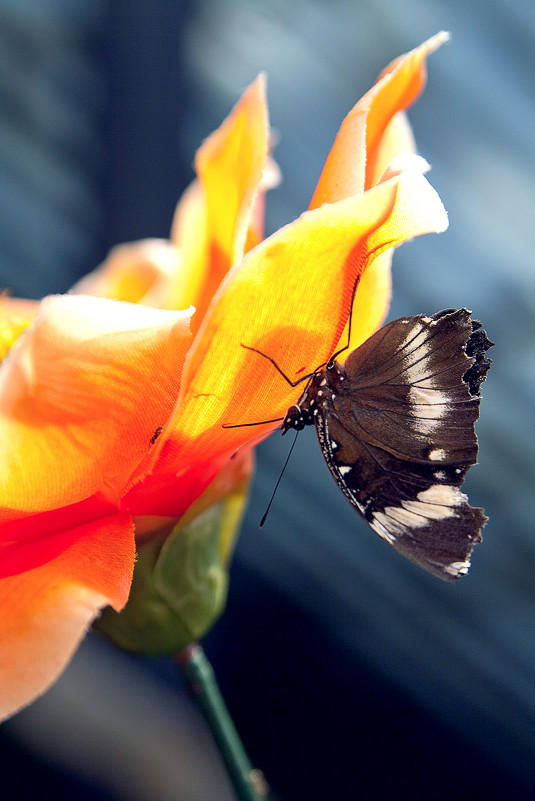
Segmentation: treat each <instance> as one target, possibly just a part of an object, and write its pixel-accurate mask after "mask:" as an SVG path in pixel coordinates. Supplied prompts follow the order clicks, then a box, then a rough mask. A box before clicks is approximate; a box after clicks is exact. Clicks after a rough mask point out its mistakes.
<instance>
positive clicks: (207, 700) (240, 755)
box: [175, 644, 267, 801]
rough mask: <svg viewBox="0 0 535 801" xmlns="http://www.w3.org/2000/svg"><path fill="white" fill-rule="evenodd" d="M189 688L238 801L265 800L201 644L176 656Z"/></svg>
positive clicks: (261, 784) (262, 785) (259, 776)
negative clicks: (208, 729) (210, 733)
mask: <svg viewBox="0 0 535 801" xmlns="http://www.w3.org/2000/svg"><path fill="white" fill-rule="evenodd" d="M175 662H176V663H177V665H178V666H179V668H180V671H181V673H182V677H183V679H184V682H185V684H186V687H187V690H188V692H189V693H190V695H191V696H192V697H193V699H194V700H195V702H196V704H197V706H198V707H199V709H200V710H201V712H202V714H203V716H204V719H205V720H206V722H207V724H208V726H209V728H210V731H211V732H212V736H213V738H214V740H215V743H216V745H217V747H218V749H219V753H220V754H221V758H222V760H223V763H224V765H225V767H226V769H227V774H228V777H229V780H230V782H231V784H232V787H233V788H234V791H235V792H236V798H237V799H238V801H266V799H267V788H266V786H265V782H264V778H263V776H262V773H261V772H260V771H258V770H255V769H253V766H252V765H251V763H250V761H249V757H248V756H247V754H246V752H245V749H244V747H243V744H242V742H241V740H240V737H239V734H238V732H237V730H236V727H235V726H234V723H233V721H232V718H231V717H230V714H229V711H228V709H227V706H226V704H225V701H224V700H223V696H222V695H221V691H220V689H219V686H218V684H217V680H216V677H215V674H214V671H213V668H212V666H211V664H210V662H209V661H208V659H207V658H206V655H205V653H204V651H203V649H202V648H201V646H200V645H197V644H194V645H189V646H188V647H187V648H185V649H184V650H183V651H181V652H180V653H179V654H178V655H177V656H176V657H175Z"/></svg>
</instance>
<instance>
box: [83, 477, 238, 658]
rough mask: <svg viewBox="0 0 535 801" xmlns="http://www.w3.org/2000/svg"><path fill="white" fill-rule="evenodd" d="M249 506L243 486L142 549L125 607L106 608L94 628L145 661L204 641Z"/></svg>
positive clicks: (220, 601)
mask: <svg viewBox="0 0 535 801" xmlns="http://www.w3.org/2000/svg"><path fill="white" fill-rule="evenodd" d="M246 501H247V487H246V485H245V484H244V483H242V484H241V486H239V487H237V488H236V490H235V491H233V492H232V493H230V494H229V495H227V496H226V497H225V498H223V499H222V500H220V501H218V502H217V503H215V504H214V505H213V506H211V507H210V508H208V509H206V510H205V511H204V512H202V513H201V514H200V515H199V516H198V517H196V518H195V519H194V520H193V521H191V522H190V523H188V524H186V525H185V526H182V525H181V524H180V523H179V524H177V525H176V526H174V528H173V529H172V530H171V532H170V533H168V529H166V531H165V533H162V535H161V536H160V537H159V538H154V539H148V540H146V541H145V542H143V543H141V544H140V546H139V549H138V560H137V562H136V566H135V569H134V579H133V583H132V590H131V594H130V599H129V601H128V603H127V605H126V607H125V608H124V609H123V611H122V612H120V613H119V614H117V613H116V612H115V611H114V610H113V609H112V608H111V607H107V608H106V609H105V610H104V612H103V614H102V616H101V618H100V619H99V620H98V621H97V622H96V623H95V626H94V628H95V629H97V630H98V631H100V632H101V633H102V634H104V635H105V636H106V637H108V638H109V639H110V640H112V641H113V642H114V643H115V644H116V645H118V646H119V647H121V648H124V649H126V650H128V651H132V652H134V653H137V654H142V655H144V656H166V655H172V654H176V653H178V652H179V651H181V650H182V649H183V648H185V647H186V646H187V645H190V644H191V643H192V642H197V641H198V640H199V639H200V638H201V637H203V636H204V635H205V634H206V633H207V632H208V631H209V630H210V628H211V627H212V626H213V624H214V623H215V621H216V620H217V619H218V617H219V616H220V614H221V613H222V611H223V609H224V607H225V602H226V598H227V586H228V565H229V561H230V558H231V555H232V551H233V544H234V541H235V538H236V536H237V533H238V529H239V525H240V523H241V519H242V517H243V513H244V511H245V505H246Z"/></svg>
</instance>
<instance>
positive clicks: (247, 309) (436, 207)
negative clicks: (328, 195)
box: [127, 170, 447, 515]
mask: <svg viewBox="0 0 535 801" xmlns="http://www.w3.org/2000/svg"><path fill="white" fill-rule="evenodd" d="M446 225H447V218H446V214H445V211H444V207H443V206H442V203H441V201H440V199H439V198H438V195H437V194H436V192H435V191H434V190H433V189H432V187H431V186H430V185H429V183H428V182H427V181H426V179H425V178H424V177H423V176H422V175H421V174H419V173H418V172H417V170H408V171H407V172H404V173H402V174H401V175H397V176H395V177H393V178H391V179H390V180H387V181H385V182H383V183H381V184H379V185H378V186H377V187H375V188H374V189H372V190H370V191H368V192H366V193H365V194H363V195H360V196H356V197H351V198H348V199H347V200H344V201H340V202H339V203H334V204H326V205H324V206H321V207H320V208H319V209H315V210H313V211H310V212H307V213H305V214H304V215H302V216H301V217H300V218H299V219H298V220H296V221H295V222H293V223H291V224H290V225H288V226H286V227H285V228H283V229H281V230H280V231H278V232H277V233H276V234H274V235H273V236H272V237H270V238H269V239H267V240H265V241H264V242H263V243H261V244H260V245H258V246H257V247H256V248H254V249H253V250H252V251H250V252H249V253H248V254H247V255H246V256H245V257H244V259H243V261H242V263H241V264H240V265H237V266H236V268H234V269H233V270H231V272H230V273H229V274H228V276H227V279H226V280H225V281H224V283H223V285H222V286H221V287H220V289H219V291H218V293H217V295H216V298H215V299H214V304H213V306H212V307H211V310H210V312H209V313H208V316H207V318H206V320H205V321H204V323H203V325H202V327H201V329H200V331H199V333H198V335H197V337H196V339H195V343H194V345H193V347H192V349H191V352H190V355H188V364H187V367H186V373H185V376H184V394H183V396H182V398H181V400H180V401H179V404H178V407H177V409H176V411H175V415H174V419H173V421H172V422H171V424H170V428H169V435H168V438H167V441H166V442H165V443H164V445H163V447H162V450H161V453H160V457H159V461H158V463H157V465H156V466H155V469H154V473H153V475H152V476H149V477H148V478H147V479H146V482H145V483H144V484H142V485H138V486H137V487H135V488H134V490H133V491H132V493H131V494H130V495H129V497H128V499H127V502H128V503H129V504H131V505H127V508H128V509H130V510H135V511H136V513H138V514H140V513H142V508H143V504H144V503H145V502H146V499H145V498H144V497H143V495H144V493H146V498H147V499H148V498H149V497H150V502H151V503H154V504H159V503H161V504H162V506H161V507H159V506H158V509H159V510H160V511H157V509H156V508H153V509H152V511H153V512H154V513H161V514H177V515H179V514H181V513H182V512H183V511H184V509H186V508H187V507H188V506H189V504H190V503H191V501H192V496H193V495H194V494H195V492H197V493H198V494H199V485H203V484H204V486H203V488H204V487H205V486H206V485H207V483H208V482H209V481H211V480H212V478H213V476H214V474H215V473H214V472H213V471H214V470H215V471H217V470H218V469H219V468H220V467H221V465H222V464H223V463H224V462H225V460H226V459H228V457H229V456H230V455H231V454H232V452H233V451H234V450H235V449H236V448H238V447H240V446H242V445H243V444H244V443H245V442H247V441H249V440H253V439H254V438H255V437H258V436H261V435H266V434H267V433H269V432H270V431H271V430H272V429H273V428H274V424H273V423H271V424H268V425H264V426H262V425H258V426H253V427H251V428H230V429H224V428H222V425H223V424H226V425H229V424H238V423H256V422H259V421H263V420H272V419H273V418H277V417H282V416H283V415H284V413H285V412H286V410H287V408H288V407H289V406H290V405H291V404H292V403H295V401H296V400H297V398H298V397H299V395H300V393H301V391H302V389H303V385H302V384H301V385H298V386H296V387H291V386H290V385H289V384H288V383H287V382H286V381H285V380H284V378H283V377H282V376H281V375H280V374H279V373H278V372H277V370H276V369H275V368H274V367H273V365H271V364H270V363H269V361H268V360H267V359H266V358H264V357H262V356H261V355H259V354H256V353H252V352H251V351H249V350H246V349H245V348H244V347H242V345H247V346H249V347H253V348H257V349H258V350H260V351H261V352H262V353H263V354H266V356H269V357H271V358H272V359H274V360H275V362H276V363H277V364H278V365H279V366H280V367H281V369H282V370H284V372H285V373H286V375H287V376H288V377H289V379H290V380H292V381H296V380H298V379H300V378H302V377H303V376H305V375H306V374H307V373H310V372H311V371H313V370H314V369H315V368H317V367H318V366H319V365H321V364H323V363H325V361H326V360H327V359H328V358H329V357H330V355H331V354H332V352H333V350H334V347H335V345H336V343H337V342H338V339H339V337H340V335H341V333H342V330H343V328H344V325H345V323H346V321H347V317H348V311H349V302H350V298H351V293H352V290H353V285H354V282H355V276H356V274H357V272H360V271H362V270H364V269H365V268H366V266H367V265H368V264H369V263H370V261H371V259H372V258H373V256H374V255H378V254H379V253H381V252H382V251H384V250H386V249H387V248H389V247H392V246H394V245H397V244H398V243H399V242H400V241H402V240H404V239H406V238H409V237H412V236H415V235H416V234H419V233H424V232H427V231H435V230H443V229H444V228H445V227H446ZM383 284H384V282H383ZM378 287H379V282H378V283H377V284H376V289H377V288H378ZM382 291H383V292H387V291H388V287H383V290H382ZM375 300H376V301H377V304H378V307H379V308H380V309H381V310H382V309H383V308H384V305H385V300H384V297H377V298H376V299H374V298H370V299H369V302H375ZM373 325H375V323H373ZM355 328H356V330H357V331H358V332H359V336H361V337H364V338H365V336H368V335H369V334H370V333H372V331H371V330H370V331H364V330H363V326H362V325H361V324H360V323H359V322H358V321H355ZM211 471H212V472H211ZM178 474H179V475H178ZM177 475H178V481H177ZM205 482H206V483H205ZM173 485H175V486H176V490H175V492H174V494H173V493H172V492H171V490H170V488H171V487H172V486H173ZM197 496H198V495H197ZM197 496H195V497H197ZM193 499H194V498H193Z"/></svg>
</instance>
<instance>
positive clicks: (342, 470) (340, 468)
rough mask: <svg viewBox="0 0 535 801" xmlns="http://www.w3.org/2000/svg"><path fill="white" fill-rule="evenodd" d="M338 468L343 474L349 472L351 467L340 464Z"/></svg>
mask: <svg viewBox="0 0 535 801" xmlns="http://www.w3.org/2000/svg"><path fill="white" fill-rule="evenodd" d="M338 470H339V472H340V473H341V474H342V475H343V476H345V475H347V473H350V472H351V468H350V467H348V466H347V465H342V467H339V468H338Z"/></svg>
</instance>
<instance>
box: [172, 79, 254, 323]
mask: <svg viewBox="0 0 535 801" xmlns="http://www.w3.org/2000/svg"><path fill="white" fill-rule="evenodd" d="M268 139H269V125H268V120H267V108H266V102H265V80H264V76H262V75H260V76H259V77H258V78H257V79H256V81H255V82H254V83H253V84H251V86H250V87H249V88H248V89H247V90H246V91H245V92H244V94H243V95H242V97H241V99H240V100H239V102H238V103H237V105H236V106H235V108H234V109H233V111H232V112H231V114H230V115H229V116H228V117H227V119H226V120H225V121H224V122H223V123H222V125H221V126H220V127H219V128H218V129H217V131H215V132H214V133H213V134H212V135H211V136H209V137H208V139H207V140H206V141H205V142H204V144H203V145H202V147H201V148H200V149H199V151H198V152H197V156H196V159H195V166H196V170H197V175H198V184H197V183H195V184H193V186H192V187H191V188H190V190H188V192H187V194H186V196H185V198H184V204H182V203H181V204H179V207H178V209H177V217H176V220H175V222H174V224H173V234H172V238H173V241H174V242H175V243H176V244H177V245H178V247H179V248H180V250H181V253H182V258H183V265H182V269H181V272H180V275H179V281H180V287H181V288H178V287H177V292H176V295H175V298H174V303H175V304H176V305H177V307H179V308H180V307H182V308H184V307H185V306H187V305H190V304H192V305H194V306H195V307H196V309H197V316H196V318H195V319H194V325H197V326H198V325H199V324H200V320H201V319H202V317H203V316H204V313H205V311H206V308H207V306H208V304H209V302H210V300H211V298H212V295H213V294H214V292H215V290H216V289H217V287H218V286H219V284H220V283H221V280H222V279H223V277H224V275H225V274H226V272H227V270H228V269H229V268H230V267H231V265H232V264H234V263H235V262H236V261H238V260H239V259H240V258H241V256H242V255H243V252H244V248H245V243H246V238H247V233H248V231H249V228H250V225H251V221H252V214H253V207H254V201H255V198H256V196H257V193H258V191H259V188H260V185H261V181H262V177H263V174H264V168H265V165H266V160H267V156H268V145H269V141H268ZM200 245H202V251H201V250H200Z"/></svg>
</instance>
